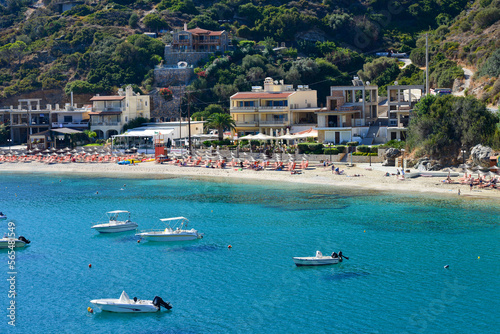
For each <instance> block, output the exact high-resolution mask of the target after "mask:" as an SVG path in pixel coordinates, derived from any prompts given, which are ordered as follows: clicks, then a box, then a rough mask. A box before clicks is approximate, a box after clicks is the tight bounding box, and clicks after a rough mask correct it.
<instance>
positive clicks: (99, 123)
mask: <svg viewBox="0 0 500 334" xmlns="http://www.w3.org/2000/svg"><path fill="white" fill-rule="evenodd" d="M90 125H91V126H116V125H120V123H118V122H91V123H90Z"/></svg>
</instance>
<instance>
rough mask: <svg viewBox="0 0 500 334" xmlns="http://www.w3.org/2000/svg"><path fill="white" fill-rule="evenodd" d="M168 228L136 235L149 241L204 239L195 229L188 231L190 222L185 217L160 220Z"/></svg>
mask: <svg viewBox="0 0 500 334" xmlns="http://www.w3.org/2000/svg"><path fill="white" fill-rule="evenodd" d="M160 220H161V221H162V222H163V223H165V224H166V225H167V226H166V227H165V229H163V230H145V231H141V232H140V233H137V234H136V235H137V236H139V237H141V238H144V239H146V240H149V241H187V240H195V239H201V238H203V235H204V234H203V233H198V231H197V230H195V229H193V228H192V229H190V230H187V229H186V228H187V226H188V223H189V220H188V219H187V218H184V217H173V218H163V219H160Z"/></svg>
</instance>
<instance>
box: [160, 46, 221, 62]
mask: <svg viewBox="0 0 500 334" xmlns="http://www.w3.org/2000/svg"><path fill="white" fill-rule="evenodd" d="M211 55H213V53H212V52H171V51H169V49H168V48H165V57H164V58H165V65H177V63H178V62H180V61H185V62H186V63H188V64H189V65H196V64H198V62H199V61H200V60H202V59H208V58H210V56H211Z"/></svg>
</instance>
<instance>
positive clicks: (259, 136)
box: [252, 133, 274, 140]
mask: <svg viewBox="0 0 500 334" xmlns="http://www.w3.org/2000/svg"><path fill="white" fill-rule="evenodd" d="M252 139H253V140H271V139H274V137H273V136H269V135H266V134H263V133H259V134H257V135H255V136H253V138H252Z"/></svg>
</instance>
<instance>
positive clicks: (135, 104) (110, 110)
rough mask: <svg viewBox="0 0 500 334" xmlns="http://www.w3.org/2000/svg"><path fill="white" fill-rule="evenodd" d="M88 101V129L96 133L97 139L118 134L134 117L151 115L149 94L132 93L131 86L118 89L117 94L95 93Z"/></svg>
mask: <svg viewBox="0 0 500 334" xmlns="http://www.w3.org/2000/svg"><path fill="white" fill-rule="evenodd" d="M90 101H91V102H92V111H91V112H89V116H90V129H91V130H92V131H94V132H96V133H97V138H99V139H108V138H111V137H112V136H115V135H117V134H119V133H120V132H121V131H122V129H123V126H124V125H125V124H126V123H128V122H129V121H131V120H133V119H135V118H138V117H144V118H148V119H149V118H150V117H151V116H150V115H151V112H150V107H151V106H150V97H149V95H140V94H139V93H134V91H133V90H132V87H131V86H127V88H126V89H125V90H123V89H119V91H118V95H112V96H100V95H96V96H94V97H92V98H91V99H90Z"/></svg>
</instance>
